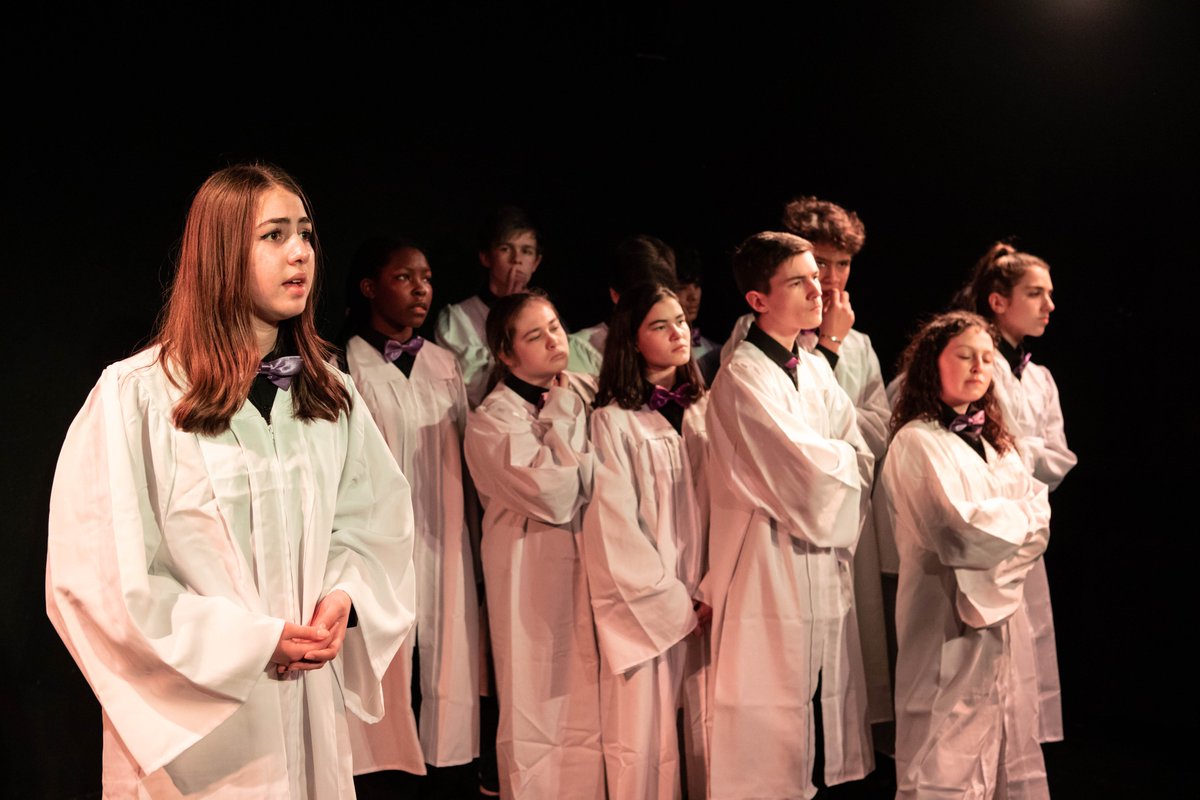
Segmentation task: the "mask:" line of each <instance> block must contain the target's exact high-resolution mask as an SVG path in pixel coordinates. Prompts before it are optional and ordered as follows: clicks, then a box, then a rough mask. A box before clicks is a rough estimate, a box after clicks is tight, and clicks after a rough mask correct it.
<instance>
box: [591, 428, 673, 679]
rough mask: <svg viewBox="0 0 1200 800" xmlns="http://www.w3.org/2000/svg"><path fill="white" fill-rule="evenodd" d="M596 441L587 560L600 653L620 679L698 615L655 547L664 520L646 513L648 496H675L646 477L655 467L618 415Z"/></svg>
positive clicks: (652, 477) (650, 476)
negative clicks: (635, 447) (643, 458)
mask: <svg viewBox="0 0 1200 800" xmlns="http://www.w3.org/2000/svg"><path fill="white" fill-rule="evenodd" d="M618 413H619V412H618ZM592 442H593V444H594V445H595V459H596V466H595V488H594V490H593V492H592V498H593V499H592V502H591V504H590V505H589V506H588V509H587V512H586V514H585V515H584V520H583V560H584V564H585V565H586V567H587V574H588V591H589V593H590V595H591V601H592V610H593V612H594V615H595V619H596V629H597V636H598V638H599V640H600V648H601V650H602V652H603V653H604V656H605V658H606V660H607V662H608V666H609V667H610V669H611V670H612V672H613V673H616V674H620V673H622V672H625V671H626V670H628V669H631V668H632V667H635V666H637V665H638V664H641V663H643V662H646V661H649V660H650V659H652V658H655V657H657V656H659V655H662V654H663V653H665V652H666V651H667V650H668V649H669V648H670V647H671V646H672V645H674V644H675V643H676V642H678V641H680V640H681V639H683V638H684V637H685V636H687V635H688V633H690V632H691V631H692V630H693V629H694V628H695V627H696V615H695V613H694V612H693V610H692V598H691V596H690V593H689V592H688V590H687V587H686V586H684V584H683V582H682V581H680V580H679V577H678V576H677V575H676V574H675V572H674V570H673V569H671V570H668V569H667V568H666V565H664V563H663V559H662V555H661V554H660V552H659V550H658V547H657V546H656V545H657V540H658V536H659V535H660V532H659V531H656V530H653V529H652V526H653V525H655V523H656V522H659V520H646V519H643V517H642V514H641V513H639V509H641V508H643V504H642V497H643V495H644V494H645V493H651V495H652V496H654V495H657V496H659V497H661V496H662V495H663V494H666V495H668V496H669V494H670V491H669V489H668V490H667V491H666V492H658V490H657V488H656V487H655V485H654V482H655V480H656V478H657V477H659V476H655V475H653V474H646V472H647V471H648V469H649V465H648V464H640V463H639V462H638V458H637V454H636V453H634V452H631V446H632V443H631V442H630V441H629V440H628V438H627V437H625V436H623V435H622V432H621V430H620V426H619V425H614V424H613V419H612V415H610V414H607V413H596V414H594V415H593V416H592ZM680 446H681V448H682V443H681V445H680ZM647 483H648V484H649V485H644V484H647ZM662 500H663V502H667V498H665V497H663V498H662ZM664 513H666V512H664ZM668 533H670V532H668ZM672 567H674V565H672Z"/></svg>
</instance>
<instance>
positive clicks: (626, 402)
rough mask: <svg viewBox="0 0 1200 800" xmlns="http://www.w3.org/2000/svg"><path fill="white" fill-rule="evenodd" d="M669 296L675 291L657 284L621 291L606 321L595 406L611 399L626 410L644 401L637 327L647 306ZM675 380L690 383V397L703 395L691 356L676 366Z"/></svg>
mask: <svg viewBox="0 0 1200 800" xmlns="http://www.w3.org/2000/svg"><path fill="white" fill-rule="evenodd" d="M668 297H675V293H674V292H673V291H671V290H670V289H669V288H667V287H666V286H663V285H662V284H656V283H640V284H638V285H636V286H634V287H632V288H631V289H629V290H627V291H625V292H623V293H622V294H621V299H620V300H618V301H617V307H616V308H615V309H613V314H612V319H611V320H609V323H608V338H607V339H605V341H604V362H603V363H602V364H601V365H600V379H599V384H600V385H599V389H598V390H597V392H596V401H595V403H594V405H595V407H596V408H602V407H604V406H606V405H608V404H609V403H614V402H615V403H616V404H617V405H619V406H620V407H621V408H628V409H635V408H641V407H642V406H643V405H644V404H645V402H646V377H645V375H646V359H645V358H643V357H642V354H641V353H640V352H638V349H637V337H638V329H639V328H640V327H642V323H643V322H645V320H646V315H647V314H649V313H650V309H651V308H653V307H654V305H655V304H656V303H658V302H659V301H660V300H663V299H665V298H668ZM675 299H676V300H678V299H679V298H677V297H675ZM675 383H676V385H679V384H681V383H690V384H691V388H690V389H689V390H688V394H689V395H690V396H691V399H692V400H695V399H697V398H698V397H700V396H701V395H703V394H704V379H703V378H702V377H700V369H699V368H698V367H697V366H696V359H695V357H694V356H693V357H692V358H691V359H690V360H689V361H688V363H687V364H685V365H684V366H682V367H677V368H676V369H675ZM666 388H668V389H669V388H671V387H669V386H668V387H666Z"/></svg>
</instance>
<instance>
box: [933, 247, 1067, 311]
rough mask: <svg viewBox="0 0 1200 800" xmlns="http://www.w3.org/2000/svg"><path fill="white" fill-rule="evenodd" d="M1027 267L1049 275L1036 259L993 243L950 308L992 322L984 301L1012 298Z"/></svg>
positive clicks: (1043, 263) (1042, 262)
mask: <svg viewBox="0 0 1200 800" xmlns="http://www.w3.org/2000/svg"><path fill="white" fill-rule="evenodd" d="M1030 267H1041V268H1042V269H1044V270H1046V271H1047V272H1049V271H1050V265H1049V264H1047V263H1046V262H1045V261H1043V260H1042V259H1040V258H1038V257H1037V256H1035V255H1032V254H1030V253H1022V252H1021V251H1020V250H1018V249H1016V248H1015V247H1013V246H1012V245H1011V244H1007V243H1005V242H996V243H995V244H994V245H992V246H991V247H990V248H988V251H987V252H986V253H984V254H983V257H982V258H980V259H979V260H978V261H976V262H975V267H974V268H973V269H972V270H971V277H970V278H969V279H968V280H967V282H966V284H964V285H963V287H962V288H961V289H959V290H958V292H957V293H956V294H955V295H954V299H953V300H952V301H951V303H950V304H951V306H952V307H953V308H958V309H962V310H963V311H974V312H975V313H976V314H979V315H980V316H982V317H985V318H986V319H992V318H993V317H994V316H995V315H994V314H993V313H992V306H991V303H990V302H989V301H988V298H989V297H990V296H991V295H992V293H993V292H995V293H997V294H1000V295H1003V296H1004V297H1012V293H1013V289H1014V288H1015V287H1016V285H1017V284H1018V283H1020V282H1021V278H1022V277H1024V275H1025V271H1026V270H1027V269H1029V268H1030Z"/></svg>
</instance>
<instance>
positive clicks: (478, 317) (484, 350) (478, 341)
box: [433, 295, 496, 408]
mask: <svg viewBox="0 0 1200 800" xmlns="http://www.w3.org/2000/svg"><path fill="white" fill-rule="evenodd" d="M487 318H488V307H487V304H486V303H484V302H483V300H481V299H480V298H479V296H478V295H472V296H471V297H468V298H467V299H466V300H463V301H462V302H461V303H453V304H451V305H448V306H446V307H445V308H443V309H442V310H441V311H440V312H438V316H437V322H436V323H434V329H433V335H434V337H435V339H436V340H437V343H438V344H439V345H441V346H442V347H444V348H446V349H447V350H449V351H450V352H451V353H453V354H454V358H455V359H457V361H458V368H459V369H460V370H462V378H463V383H465V384H466V386H467V402H468V403H469V404H470V406H471V408H475V406H477V405H479V403H480V402H481V401H482V400H483V396H484V395H485V394H487V384H488V377H489V376H490V375H491V374H492V367H493V366H494V365H495V363H496V362H495V361H494V360H493V359H492V353H491V351H490V350H488V346H487V328H486V326H487Z"/></svg>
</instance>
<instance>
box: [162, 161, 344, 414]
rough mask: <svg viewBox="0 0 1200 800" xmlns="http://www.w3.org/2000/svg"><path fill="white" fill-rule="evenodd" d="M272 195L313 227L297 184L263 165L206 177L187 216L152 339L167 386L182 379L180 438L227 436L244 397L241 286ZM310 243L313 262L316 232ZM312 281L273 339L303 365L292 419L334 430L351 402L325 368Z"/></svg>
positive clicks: (246, 375) (245, 336) (248, 375)
mask: <svg viewBox="0 0 1200 800" xmlns="http://www.w3.org/2000/svg"><path fill="white" fill-rule="evenodd" d="M276 187H278V188H281V189H284V190H286V191H289V192H292V193H293V194H295V195H296V196H297V197H299V198H300V201H301V202H302V203H303V204H304V210H305V213H306V214H307V215H308V216H309V217H310V218H311V217H312V211H311V206H310V205H309V202H308V198H307V197H305V195H304V192H303V190H302V189H301V188H300V186H299V185H298V184H297V183H296V181H295V180H294V179H293V178H292V177H291V176H290V175H288V174H287V173H286V172H284V171H283V170H281V169H279V168H278V167H275V166H272V165H269V164H241V165H236V166H231V167H226V168H225V169H222V170H219V171H218V172H215V173H213V174H212V175H210V176H209V178H208V180H206V181H205V182H204V183H203V184H202V185H201V186H200V188H199V189H198V190H197V192H196V196H195V197H194V198H193V199H192V205H191V208H189V209H188V215H187V221H186V222H185V224H184V229H183V240H182V242H181V243H180V248H179V262H178V266H177V268H176V271H175V280H174V281H173V283H172V285H171V290H170V296H169V298H168V299H167V303H166V305H165V306H164V308H163V311H162V313H161V315H160V318H159V319H160V321H159V326H158V333H157V334H156V335H155V339H154V341H155V343H156V344H158V345H160V347H161V351H160V352H159V356H158V360H159V363H160V364H161V365H162V367H163V370H164V371H165V372H166V373H167V376H168V378H169V379H170V380H171V381H172V382H173V383H176V384H177V385H180V384H178V383H177V382H176V379H175V377H174V372H173V368H178V370H179V371H180V372H181V373H182V377H183V378H185V379H186V386H181V388H183V389H184V393H183V397H182V398H181V399H180V400H179V402H178V403H177V404H176V405H175V409H174V413H173V419H174V423H175V426H176V427H177V428H179V429H180V430H184V431H189V432H192V433H201V434H206V435H214V434H217V433H221V432H222V431H225V430H227V429H228V428H229V421H230V419H231V418H232V417H233V415H234V414H235V413H236V412H237V410H238V409H239V408H241V406H242V404H243V403H244V402H245V400H246V398H247V396H248V395H249V394H250V385H251V383H253V381H254V376H255V374H256V373H257V370H258V364H259V360H260V356H259V350H258V344H257V342H256V340H255V337H254V329H253V314H254V306H253V301H252V299H251V293H250V276H249V273H250V249H251V245H252V242H253V237H252V231H253V227H254V215H255V213H256V212H257V209H258V204H259V201H260V199H261V198H262V196H263V195H264V194H265V193H266V192H267V191H269V190H270V189H272V188H276ZM312 242H313V247H314V249H316V251H317V253H319V252H320V250H319V249H317V241H316V234H315V232H314V234H313V239H312ZM315 266H318V267H319V263H318V264H317V265H315ZM319 274H320V270H319V269H314V270H313V286H312V293H311V294H310V295H309V298H308V302H307V303H306V304H305V306H304V311H302V312H301V313H300V314H299V316H296V317H294V318H292V319H289V320H284V321H283V322H281V323H280V324H279V332H280V337H281V338H283V337H286V338H283V340H284V341H289V342H290V344H291V345H292V347H293V348H294V349H295V352H296V353H297V354H298V355H299V356H300V357H301V358H302V359H303V361H304V368H303V370H302V371H301V372H300V374H299V375H297V376H296V379H295V381H294V382H293V383H292V387H291V395H292V408H293V409H294V411H295V414H296V416H297V417H298V418H300V419H302V420H305V421H311V420H314V419H323V420H329V421H333V420H336V419H337V418H338V415H339V414H340V413H341V412H342V411H349V409H350V392H349V390H348V389H347V388H346V386H345V384H344V383H343V382H342V381H341V380H340V379H339V378H338V377H337V375H336V373H335V372H334V371H333V370H332V369H331V368H330V366H329V365H328V363H327V362H328V361H329V357H330V352H331V350H330V347H329V345H328V344H327V343H326V342H325V341H324V340H322V339H321V337H320V336H318V335H317V330H316V325H315V323H314V321H313V318H314V313H315V312H314V307H315V306H316V298H317V289H318V286H319V284H318V276H319Z"/></svg>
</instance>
